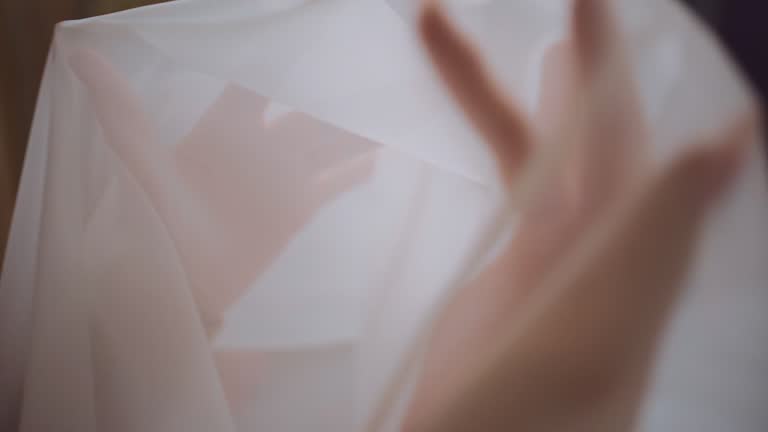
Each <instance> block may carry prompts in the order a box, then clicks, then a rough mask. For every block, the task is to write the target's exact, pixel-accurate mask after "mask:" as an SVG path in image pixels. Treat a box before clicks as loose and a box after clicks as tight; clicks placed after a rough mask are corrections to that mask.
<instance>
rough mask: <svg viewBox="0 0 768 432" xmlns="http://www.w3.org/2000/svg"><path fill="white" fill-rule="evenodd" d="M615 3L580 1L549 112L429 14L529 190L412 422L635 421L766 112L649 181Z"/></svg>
mask: <svg viewBox="0 0 768 432" xmlns="http://www.w3.org/2000/svg"><path fill="white" fill-rule="evenodd" d="M611 5H612V3H611V2H610V1H609V0H574V2H573V12H572V23H571V26H572V29H571V34H570V36H569V37H568V39H567V40H566V41H564V42H563V43H561V44H560V45H559V46H557V47H556V48H555V49H553V50H552V51H551V52H550V54H549V56H548V59H547V61H546V62H545V63H546V64H545V65H544V74H545V76H544V83H545V84H544V94H543V95H542V104H541V108H540V112H539V113H538V114H539V118H538V119H537V121H536V122H535V123H534V122H533V121H531V120H529V119H526V118H525V115H524V114H523V113H522V111H521V110H519V109H517V107H516V106H515V105H514V104H513V103H512V102H510V101H509V100H507V99H506V97H505V96H504V95H503V93H502V92H501V91H500V90H499V88H498V86H497V84H496V83H495V82H494V81H493V79H492V78H491V76H490V74H489V72H488V70H487V69H486V67H485V66H484V64H483V63H482V60H481V59H480V58H479V54H478V51H477V50H476V49H475V48H473V47H472V46H471V44H470V43H469V42H468V41H467V40H466V39H465V38H464V37H463V36H461V35H460V33H459V32H458V31H457V29H456V28H455V27H454V26H453V25H452V24H451V23H450V22H449V20H448V18H447V17H446V15H445V13H444V12H443V11H442V10H441V8H440V7H439V6H438V5H437V3H436V2H431V1H430V2H427V3H426V5H425V7H424V10H423V11H422V15H421V20H420V30H421V32H422V37H423V39H424V41H425V44H426V47H427V50H428V52H429V54H430V56H431V58H432V60H433V61H434V63H435V65H436V68H437V71H438V72H439V74H440V75H441V77H442V78H443V80H444V81H445V82H446V84H447V85H448V87H449V88H450V90H451V91H452V93H453V95H454V96H455V98H456V100H457V102H458V103H459V104H460V106H461V107H462V108H463V110H464V111H465V113H466V115H467V117H468V118H469V120H470V121H471V122H472V123H473V125H474V126H475V127H476V128H477V130H478V131H479V132H480V133H481V134H482V135H483V136H484V138H485V140H486V142H487V143H488V145H489V146H490V147H491V150H492V151H493V153H494V154H495V155H496V158H497V161H498V166H499V168H500V172H501V173H502V175H503V178H504V180H505V182H506V184H507V185H508V186H509V191H510V194H512V193H513V192H519V186H522V187H525V188H526V189H527V192H529V194H528V195H526V196H527V197H528V198H530V199H527V200H526V201H524V202H523V204H524V207H523V208H522V209H521V211H522V219H521V224H520V226H519V228H518V233H517V235H516V237H515V238H514V239H513V240H512V242H511V243H510V244H509V245H508V246H507V247H506V248H505V249H504V250H503V252H502V253H501V254H500V255H499V256H498V258H497V259H495V261H494V262H493V263H491V264H490V265H489V266H488V267H487V268H486V269H485V270H484V271H483V272H481V273H480V274H479V275H478V276H477V277H476V278H475V279H474V281H472V282H471V283H470V284H469V285H467V286H466V287H464V288H462V289H461V290H459V292H458V293H457V294H456V295H455V297H454V298H453V299H452V301H451V303H450V304H449V305H448V306H447V307H446V308H445V310H443V311H442V314H441V316H440V317H439V318H438V321H437V324H436V327H435V328H434V332H433V333H432V337H431V343H430V345H429V347H428V351H427V354H426V358H425V364H424V372H423V374H422V377H421V380H420V382H419V383H418V385H417V387H416V391H415V394H414V399H413V402H412V405H411V406H410V409H409V412H408V415H407V417H406V425H405V428H404V431H406V432H432V431H440V432H454V431H455V432H459V431H461V432H464V431H467V432H469V431H480V430H482V431H488V432H490V431H510V430H519V431H564V430H568V431H603V430H605V431H616V430H629V429H631V426H632V424H633V421H634V418H635V416H636V414H637V409H638V406H639V404H640V402H641V399H642V396H643V393H644V390H645V385H646V380H647V377H648V374H649V371H650V368H651V366H652V360H653V356H654V351H655V345H656V342H657V339H658V337H659V333H660V330H661V329H662V328H663V326H664V323H665V319H666V317H667V314H668V312H669V309H670V306H672V305H673V303H674V301H675V299H676V297H677V294H678V293H679V291H680V288H681V286H680V285H681V283H682V278H683V277H684V275H685V272H686V268H687V266H688V263H689V260H690V255H691V252H692V250H693V248H694V247H695V240H696V237H697V233H698V229H699V226H700V224H701V223H702V221H703V220H704V218H705V216H706V214H707V212H708V210H709V209H710V207H711V206H712V204H713V203H714V202H715V201H716V199H717V197H718V196H719V195H720V194H721V193H722V191H723V190H724V188H725V187H726V185H727V184H728V183H729V181H730V180H731V178H732V177H734V175H735V174H736V172H737V171H738V169H739V166H740V163H741V159H742V158H743V155H744V153H745V148H746V146H747V144H748V143H749V140H750V139H751V138H752V137H753V136H754V133H755V117H756V115H755V113H753V112H749V113H747V114H746V115H745V116H744V117H743V118H740V119H737V120H736V121H735V122H733V124H732V125H731V126H730V127H729V128H727V130H723V131H721V132H720V133H719V134H718V136H715V137H713V138H710V139H704V140H702V142H700V143H696V144H697V145H692V146H691V150H690V151H688V153H686V154H684V155H683V156H681V157H680V158H679V159H677V160H675V161H673V163H671V164H669V165H668V166H666V167H665V168H664V169H663V170H662V172H660V173H658V175H656V176H654V177H651V178H648V177H647V176H646V177H643V176H642V173H643V172H647V171H648V170H647V167H646V166H645V161H646V159H645V158H644V149H645V147H646V146H647V141H648V131H647V127H646V124H645V121H644V119H643V116H642V113H641V110H640V104H639V101H638V98H637V95H636V93H635V90H634V88H633V85H632V78H631V75H630V68H629V64H628V61H627V59H626V58H625V54H624V51H625V49H624V46H623V44H622V38H621V34H620V32H619V31H618V29H617V24H616V22H615V20H614V17H613V12H612V10H611ZM544 125H546V127H547V128H548V129H544V128H543V127H542V126H544ZM542 160H543V161H545V163H544V164H541V163H539V162H541V161H542ZM542 169H546V170H547V173H548V174H549V176H538V177H534V176H535V175H538V174H540V173H541V172H540V170H542ZM537 170H538V171H537ZM534 171H537V172H534ZM531 191H532V192H531ZM513 198H516V197H513V196H510V200H512V199H513Z"/></svg>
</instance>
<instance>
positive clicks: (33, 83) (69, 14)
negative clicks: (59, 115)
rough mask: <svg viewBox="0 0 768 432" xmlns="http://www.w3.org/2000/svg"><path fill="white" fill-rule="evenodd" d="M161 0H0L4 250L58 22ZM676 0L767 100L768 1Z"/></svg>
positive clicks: (0, 232) (0, 229)
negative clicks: (696, 16)
mask: <svg viewBox="0 0 768 432" xmlns="http://www.w3.org/2000/svg"><path fill="white" fill-rule="evenodd" d="M159 1H161V0H0V50H1V51H2V56H3V60H4V61H3V62H2V63H0V252H3V253H4V251H5V243H6V240H7V233H8V226H9V223H10V218H11V215H12V212H13V202H14V200H15V195H16V188H17V187H18V180H19V175H20V174H21V165H22V162H23V158H24V151H25V146H26V141H27V134H28V133H29V127H30V124H31V120H32V113H33V111H34V107H35V100H36V97H37V90H38V85H39V83H40V77H41V76H42V71H43V67H44V64H45V59H46V55H47V52H48V46H49V44H50V41H51V35H52V33H53V27H54V25H55V24H56V23H57V22H59V21H64V20H69V19H78V18H85V17H88V16H94V15H101V14H105V13H109V12H114V11H118V10H121V9H128V8H133V7H138V6H143V5H147V4H151V3H157V2H159ZM210 1H214V0H210ZM413 1H418V0H413ZM678 1H683V2H684V3H686V4H687V5H688V6H690V7H691V8H692V9H694V10H695V11H696V12H697V13H698V14H699V15H700V16H701V17H702V18H703V19H705V20H706V21H707V23H708V24H709V25H710V26H711V27H712V28H713V29H714V30H715V31H716V32H717V34H718V35H719V36H720V39H721V40H722V41H723V43H724V45H725V47H726V48H727V49H728V50H729V51H730V52H731V53H732V55H733V56H734V57H735V58H736V59H737V61H738V62H739V64H740V65H741V66H742V68H743V70H744V72H745V73H746V75H747V76H748V77H749V78H750V80H751V81H752V83H753V85H754V87H755V89H756V91H758V92H759V94H760V96H761V98H762V100H763V103H764V104H765V101H766V100H767V99H766V98H767V97H768V47H767V46H766V45H765V43H766V42H768V1H766V0H678ZM1 260H2V255H0V261H1Z"/></svg>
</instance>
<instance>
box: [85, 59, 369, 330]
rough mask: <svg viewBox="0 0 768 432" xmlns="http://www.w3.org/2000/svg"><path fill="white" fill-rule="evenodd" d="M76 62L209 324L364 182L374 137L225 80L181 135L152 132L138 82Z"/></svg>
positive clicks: (94, 63) (102, 65)
mask: <svg viewBox="0 0 768 432" xmlns="http://www.w3.org/2000/svg"><path fill="white" fill-rule="evenodd" d="M71 64H72V67H73V69H74V71H75V73H76V74H77V76H78V77H79V78H80V79H81V81H82V82H83V83H84V84H85V85H86V87H87V90H88V95H89V99H90V101H91V103H92V104H93V110H94V112H95V113H96V114H97V116H98V119H99V122H100V123H101V126H102V128H103V130H104V136H105V140H106V142H107V144H108V145H109V146H110V147H111V148H112V149H113V150H114V151H115V153H116V154H117V155H118V157H119V158H120V160H121V161H122V162H123V163H124V164H125V167H126V168H127V170H128V171H129V172H130V174H131V175H132V176H133V177H134V179H135V180H136V182H137V183H138V184H139V186H140V187H141V188H142V189H143V191H144V192H145V193H146V194H147V196H148V198H149V200H150V202H151V204H152V205H153V206H154V207H155V210H156V211H157V212H158V214H159V215H160V217H161V218H162V220H163V222H164V223H165V226H166V228H167V230H168V232H169V234H170V236H171V238H172V240H173V242H174V245H175V246H176V249H177V251H178V253H179V257H180V259H181V262H182V265H183V266H184V269H185V271H186V273H187V275H188V278H189V282H190V285H191V289H192V292H193V294H194V296H195V299H196V301H197V304H198V308H199V310H200V314H201V317H202V320H203V323H204V325H205V327H206V330H207V331H208V333H209V334H211V335H212V334H214V333H215V332H216V330H217V329H218V328H219V326H220V324H221V320H222V319H223V315H224V313H225V312H226V310H227V308H229V307H230V306H231V305H232V304H234V303H235V302H236V301H237V300H238V299H239V298H240V297H241V296H242V295H243V294H244V293H245V292H246V291H247V289H248V287H249V285H250V284H251V283H252V282H253V281H254V280H255V279H256V277H257V276H258V275H259V274H260V273H261V272H262V271H264V269H266V268H267V267H268V265H269V264H270V262H271V261H272V260H274V259H275V258H276V257H277V255H278V254H279V253H280V252H281V251H282V249H283V248H284V247H285V245H286V244H287V243H288V241H289V240H290V239H291V238H292V236H293V235H294V234H295V233H296V232H297V231H298V230H299V229H301V228H302V227H303V226H304V225H306V224H307V223H308V222H309V221H310V219H311V218H312V217H313V215H314V214H315V213H316V212H317V211H318V210H319V209H320V208H321V207H322V206H323V205H325V204H326V203H328V202H330V201H332V200H333V199H335V198H336V197H338V196H339V195H340V194H342V193H344V192H345V191H347V190H349V189H351V188H352V187H354V186H356V185H358V184H360V183H362V182H364V181H366V179H367V178H368V177H369V176H370V174H371V173H372V170H373V164H374V153H375V150H376V147H377V145H376V144H374V143H373V142H371V141H368V140H366V139H364V138H361V137H359V136H356V135H352V134H350V133H347V132H344V131H342V130H340V129H337V128H334V127H333V126H330V125H328V124H325V123H322V122H320V121H318V120H315V119H313V118H311V117H309V116H306V115H303V114H299V113H288V114H285V115H283V116H282V117H280V118H279V119H277V120H276V121H274V122H272V123H267V122H266V121H265V120H264V118H263V114H264V112H265V110H266V108H267V104H268V103H269V101H268V100H267V99H266V98H264V97H262V96H259V95H257V94H256V93H253V92H252V91H250V90H248V89H245V88H242V87H238V86H235V85H229V86H228V87H227V88H226V89H225V90H224V91H223V92H222V94H221V95H220V96H219V98H218V99H217V100H216V101H215V103H214V104H213V105H212V106H211V107H210V108H209V109H208V110H207V112H205V114H204V115H203V116H202V118H201V119H200V120H199V121H198V123H197V124H196V125H195V126H194V127H193V128H192V130H191V131H190V133H189V134H188V135H187V136H186V137H184V138H183V139H182V140H181V142H180V143H178V144H176V145H173V146H169V145H164V144H163V143H160V142H158V140H157V139H155V137H154V136H153V131H154V130H155V128H156V125H155V124H154V123H153V122H152V120H151V119H150V118H148V117H147V115H146V114H145V112H144V110H143V109H142V107H141V103H140V101H139V100H138V99H137V97H136V96H135V95H134V93H133V91H132V89H131V87H130V84H129V83H128V82H126V81H125V79H123V78H122V77H121V76H120V75H119V74H118V73H117V72H116V71H115V70H114V69H113V68H112V67H111V66H110V65H109V64H108V63H106V62H105V61H104V59H103V58H102V57H101V56H99V55H98V54H96V53H94V52H90V51H81V52H79V53H77V54H75V55H74V56H73V57H72V59H71Z"/></svg>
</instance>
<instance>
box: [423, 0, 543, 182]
mask: <svg viewBox="0 0 768 432" xmlns="http://www.w3.org/2000/svg"><path fill="white" fill-rule="evenodd" d="M420 30H421V36H422V39H423V40H424V42H425V44H426V47H427V51H428V53H429V55H430V57H431V59H432V61H433V63H434V64H435V66H436V68H437V71H438V73H439V74H440V76H441V77H442V78H443V80H444V81H445V83H446V84H447V85H448V87H449V89H450V90H451V93H452V94H453V96H454V97H455V98H456V100H457V101H458V103H459V105H460V106H461V108H462V110H463V111H464V113H465V114H466V116H467V117H468V118H469V120H470V121H471V122H472V124H473V125H474V126H475V127H476V128H477V130H478V131H479V132H480V133H481V134H482V136H483V137H484V138H485V140H486V141H487V142H488V144H489V145H490V147H491V149H492V151H493V152H494V153H495V155H496V157H497V159H498V162H499V165H500V168H501V170H502V174H503V175H504V176H505V178H506V180H508V181H510V180H512V179H513V177H514V176H515V175H516V174H517V172H518V171H519V169H520V167H521V165H522V164H523V163H524V161H525V159H526V157H527V155H528V153H529V151H530V144H531V133H530V131H529V128H528V123H527V121H526V119H525V117H524V115H523V114H522V112H521V111H520V110H519V109H518V108H517V107H516V106H515V105H514V104H512V103H511V102H510V101H509V100H508V99H507V98H506V97H505V95H504V92H503V91H502V90H501V89H500V87H499V85H498V84H497V83H496V81H495V80H494V79H493V78H492V77H491V74H490V72H489V71H488V68H487V67H486V65H485V64H484V62H483V61H482V59H481V58H480V55H479V52H478V50H477V49H476V48H475V47H473V46H472V44H471V43H470V42H469V41H468V40H467V39H466V38H465V37H464V36H462V35H461V34H460V32H459V30H458V29H457V28H456V27H455V26H454V25H453V24H452V23H451V22H450V20H449V19H448V17H447V16H446V15H445V12H444V11H443V10H442V9H441V8H440V6H439V5H438V3H437V2H436V1H428V2H426V4H425V6H424V9H423V11H422V14H421V20H420Z"/></svg>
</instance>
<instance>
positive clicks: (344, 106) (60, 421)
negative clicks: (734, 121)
mask: <svg viewBox="0 0 768 432" xmlns="http://www.w3.org/2000/svg"><path fill="white" fill-rule="evenodd" d="M620 3H621V7H620V8H619V9H620V12H621V18H622V20H621V22H622V24H623V27H624V29H625V31H626V32H627V35H628V36H627V37H628V41H629V44H630V46H629V48H630V51H631V52H630V54H631V58H632V65H633V69H634V72H635V78H636V80H637V85H638V88H639V89H640V93H641V96H642V99H643V103H644V109H645V111H646V116H647V118H648V120H649V122H650V124H651V126H652V128H651V129H652V133H653V143H654V146H653V148H652V149H649V151H650V156H651V158H652V159H653V160H654V161H656V162H657V163H658V164H660V163H663V162H665V161H668V160H669V159H670V158H672V157H674V155H676V154H678V153H679V152H680V151H681V150H683V149H684V148H683V147H681V145H683V144H685V143H689V142H693V140H692V138H694V137H697V136H700V135H702V134H706V133H707V132H708V131H712V130H715V129H717V128H718V127H719V126H722V125H723V124H725V123H726V122H727V121H728V120H729V119H731V118H733V116H735V115H736V114H738V113H740V112H742V111H743V110H744V109H745V107H746V106H747V105H748V104H749V103H750V100H751V99H750V96H749V92H748V90H747V89H746V88H745V86H744V85H743V83H742V82H741V80H740V78H738V76H737V74H736V73H734V71H733V69H732V67H731V65H730V63H729V62H728V61H727V60H726V59H725V58H724V56H723V55H722V53H721V52H720V50H718V49H717V48H716V46H715V44H714V43H713V42H712V40H711V38H710V36H709V35H708V34H706V33H705V32H703V31H702V29H701V28H700V27H699V26H698V24H696V23H695V22H694V21H693V20H692V19H691V18H690V17H689V16H688V15H687V13H686V12H685V11H683V10H682V9H680V7H679V6H677V5H675V4H673V3H671V2H670V1H662V0H653V1H651V0H649V1H647V2H642V3H641V2H634V1H629V0H624V1H622V2H620ZM414 4H415V2H413V3H412V2H408V1H395V0H392V1H391V2H386V1H381V0H308V1H294V0H292V1H285V0H283V1H276V0H275V1H267V0H230V1H226V2H214V1H205V0H180V1H176V2H172V3H169V4H163V5H159V6H153V7H146V8H140V9H136V10H132V11H126V12H122V13H118V14H113V15H107V16H103V17H97V18H92V19H88V20H83V21H75V22H67V23H62V24H60V25H59V26H58V28H57V31H56V36H55V39H54V42H53V46H52V49H51V53H50V56H49V60H48V64H47V67H46V72H45V76H44V79H43V82H42V86H41V91H40V97H39V101H38V106H37V112H36V115H35V120H34V125H33V130H32V135H31V138H30V144H29V150H28V154H27V159H26V164H25V168H24V175H23V179H22V185H21V189H20V192H19V201H18V205H17V210H16V213H15V218H14V223H13V228H12V233H11V240H10V243H9V247H8V251H7V254H6V260H5V264H4V272H3V278H2V285H1V286H0V300H2V302H1V303H0V378H2V382H1V383H2V387H1V388H0V397H1V398H0V403H2V405H0V406H2V408H3V411H0V421H1V422H2V423H0V425H1V426H3V427H7V428H8V430H18V431H20V432H49V431H51V432H52V431H60V430H77V431H83V432H87V431H110V432H120V431H143V432H153V431H157V432H170V431H185V432H187V431H188V432H195V431H200V432H210V431H217V432H228V431H232V432H235V431H237V432H245V431H267V432H299V431H310V430H312V431H334V432H363V431H366V432H368V431H370V432H388V431H397V430H398V425H399V422H400V420H401V418H402V415H403V413H404V411H405V409H406V408H407V404H408V396H409V392H410V390H411V388H410V386H411V384H412V383H413V382H414V377H416V376H417V374H418V372H419V358H420V357H419V348H420V341H422V340H423V338H424V337H425V335H427V334H428V329H429V324H430V321H431V318H432V317H433V316H434V314H435V312H437V311H438V310H439V307H440V305H441V304H443V301H444V300H445V299H446V298H447V297H448V296H450V295H451V292H452V288H453V287H455V281H457V280H461V277H462V274H461V272H462V271H465V272H468V271H473V270H474V269H473V268H471V266H470V267H467V266H466V265H465V264H466V263H467V262H473V259H474V258H478V257H479V256H481V255H483V256H484V255H487V254H488V253H492V251H489V250H485V249H480V250H478V249H477V248H474V247H473V246H474V245H476V244H477V242H478V241H479V239H481V237H482V233H483V230H486V229H488V225H489V223H490V222H489V221H493V220H494V219H493V215H494V214H495V213H496V210H497V208H498V207H499V206H500V205H501V204H502V201H501V200H500V198H499V197H500V193H499V185H498V181H497V178H496V175H495V172H494V169H493V164H492V163H491V160H490V157H489V155H488V153H487V152H486V150H485V148H484V146H483V143H482V142H480V141H479V139H478V137H477V136H476V135H475V134H474V133H473V132H472V131H471V129H470V128H469V127H468V125H467V124H466V123H465V122H464V120H463V119H462V118H461V116H460V114H459V112H458V111H457V110H456V109H455V108H454V107H453V105H452V103H451V100H450V99H449V98H448V97H447V95H446V94H445V92H444V91H443V89H442V87H441V86H440V83H439V82H437V80H436V79H435V77H434V76H433V73H432V71H431V69H430V66H429V65H428V64H427V62H426V60H425V58H424V56H423V53H422V51H421V47H420V45H419V42H418V40H417V38H416V35H415V33H414V31H413V19H414V14H415V11H416V8H415V6H414ZM452 5H453V7H452V9H451V10H452V12H453V13H454V15H455V17H456V19H457V20H458V21H459V22H460V23H461V25H462V26H464V28H466V29H467V31H468V32H469V33H470V34H471V35H472V36H473V37H474V38H475V39H476V40H477V41H478V43H479V46H480V47H481V48H482V49H483V50H484V52H485V53H486V55H487V56H488V58H489V60H490V61H491V63H492V64H493V66H494V67H495V68H497V70H498V71H499V73H498V75H499V77H500V78H502V79H503V83H504V85H505V86H506V87H507V89H508V90H509V91H510V92H511V93H513V94H514V95H515V96H516V98H517V99H518V100H519V101H521V103H522V104H523V105H524V106H525V107H526V108H527V109H529V110H531V111H534V110H536V108H537V106H538V104H539V102H540V101H539V95H540V94H541V93H542V92H541V88H540V87H541V84H540V83H541V75H542V72H541V64H542V61H543V58H544V56H545V54H546V52H547V50H548V49H550V48H551V47H552V46H553V44H555V43H556V42H557V41H558V40H559V39H560V38H561V37H562V36H563V34H564V29H565V25H566V16H567V6H568V3H567V2H565V1H555V0H553V1H546V2H543V1H533V0H527V1H520V2H506V1H502V0H495V1H493V0H491V1H483V2H479V1H462V2H458V1H457V2H453V3H452ZM754 152H755V154H754V155H752V158H751V160H750V163H749V166H748V169H747V170H746V173H745V174H744V176H743V177H742V178H741V179H739V181H738V185H737V187H736V188H735V189H734V190H733V192H732V193H731V195H730V196H729V197H728V199H727V200H726V202H725V203H724V205H723V206H722V208H720V209H718V211H717V212H716V215H715V217H714V218H713V220H712V221H711V223H710V224H709V225H708V227H707V232H706V235H705V236H704V238H703V239H702V241H701V242H700V248H699V253H698V254H697V261H696V263H695V266H694V268H693V270H692V272H691V277H690V278H689V279H690V280H689V285H690V287H689V289H688V290H687V291H686V296H685V298H684V301H683V304H682V305H681V308H680V309H679V310H678V312H677V313H676V316H675V319H674V320H673V323H672V326H671V328H670V330H669V332H668V333H667V335H666V337H665V343H664V349H663V350H662V353H661V355H660V359H659V367H658V370H657V373H656V374H655V384H654V386H653V390H652V392H651V395H650V397H649V402H648V405H647V407H646V409H645V413H644V417H643V425H642V427H643V428H644V430H648V431H662V430H678V431H723V430H734V431H735V430H738V431H755V432H757V431H763V430H765V428H766V427H768V416H767V415H766V412H765V410H763V409H761V407H763V406H764V404H765V403H766V402H768V381H767V380H768V378H767V377H768V369H767V368H768V366H766V365H768V343H766V341H765V334H766V331H768V315H766V314H765V313H764V310H763V308H764V307H765V305H766V304H768V289H766V282H765V281H766V280H768V268H766V266H765V263H766V262H768V229H766V228H767V227H766V224H767V223H768V222H767V221H768V195H766V187H765V185H766V176H765V170H764V168H763V166H762V165H761V163H762V161H763V157H762V156H763V155H761V154H757V153H759V150H757V147H756V149H755V150H754ZM491 228H500V227H491ZM501 228H503V227H501ZM508 228H510V229H513V226H512V225H510V227H508ZM486 246H491V245H486ZM475 261H476V260H475ZM469 354H471V353H469Z"/></svg>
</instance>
